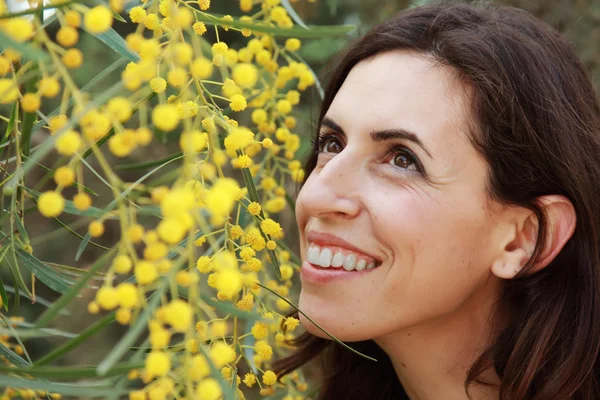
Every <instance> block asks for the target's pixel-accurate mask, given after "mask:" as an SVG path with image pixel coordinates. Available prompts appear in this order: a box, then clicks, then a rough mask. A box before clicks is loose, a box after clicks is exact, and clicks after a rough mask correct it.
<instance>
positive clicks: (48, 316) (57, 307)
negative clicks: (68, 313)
mask: <svg viewBox="0 0 600 400" xmlns="http://www.w3.org/2000/svg"><path fill="white" fill-rule="evenodd" d="M116 250H117V248H116V247H113V248H112V249H110V251H108V252H106V253H104V254H103V255H102V256H101V257H100V258H99V259H98V260H96V261H95V262H94V264H92V266H91V267H90V268H89V269H88V271H87V273H86V274H85V275H84V276H83V278H81V279H80V280H78V281H77V282H76V283H75V284H74V285H73V286H71V288H70V289H69V291H68V292H66V293H65V294H63V295H62V296H60V298H59V299H58V300H56V301H55V302H54V304H53V305H52V307H50V308H49V309H47V310H46V312H45V313H43V314H42V315H41V316H40V317H39V318H38V320H37V321H36V322H35V326H36V328H41V327H44V326H46V325H47V324H48V323H49V322H50V321H52V320H53V319H54V317H56V316H57V315H58V314H59V313H60V311H61V310H63V309H64V308H65V307H66V306H67V305H68V304H69V303H70V302H71V300H73V299H74V298H75V296H77V295H78V294H79V292H80V291H81V290H82V289H83V288H84V287H85V285H86V284H87V283H88V282H89V280H90V279H92V278H93V277H94V276H95V275H96V273H97V272H98V271H99V270H100V268H102V267H103V266H104V263H105V262H106V261H107V259H109V258H110V257H111V256H112V255H113V254H114V253H115V252H116Z"/></svg>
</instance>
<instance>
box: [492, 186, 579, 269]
mask: <svg viewBox="0 0 600 400" xmlns="http://www.w3.org/2000/svg"><path fill="white" fill-rule="evenodd" d="M537 201H538V203H539V204H540V205H541V206H542V207H543V209H544V210H545V211H546V215H547V217H548V227H547V229H546V245H545V246H544V249H542V250H541V251H540V253H539V255H538V257H537V259H536V262H535V264H534V271H533V272H537V271H539V270H541V269H542V268H544V267H546V266H547V265H548V264H550V262H551V261H552V260H554V258H555V257H556V256H557V255H558V253H560V251H561V250H562V248H563V247H564V245H565V244H566V243H567V241H568V240H569V239H570V238H571V236H573V232H574V231H575V225H576V223H577V215H576V213H575V208H574V207H573V204H572V203H571V201H570V200H569V199H567V198H566V197H565V196H561V195H546V196H540V197H538V198H537ZM538 230H539V221H538V218H537V215H536V214H535V213H534V212H532V211H531V210H527V212H524V213H521V214H520V216H519V217H518V218H517V220H516V222H515V223H514V224H512V225H511V229H510V232H509V233H508V234H507V235H506V238H505V240H504V241H503V242H501V243H500V244H501V249H500V253H499V255H498V257H497V258H496V259H495V260H494V261H493V263H492V267H491V269H492V273H493V274H494V275H496V276H497V277H499V278H502V279H511V278H513V277H514V276H515V275H516V274H517V273H518V272H519V271H520V270H521V269H522V268H523V266H525V264H526V263H527V261H529V259H530V258H531V256H532V254H533V250H534V249H535V244H536V242H537V235H538Z"/></svg>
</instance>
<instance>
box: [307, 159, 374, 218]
mask: <svg viewBox="0 0 600 400" xmlns="http://www.w3.org/2000/svg"><path fill="white" fill-rule="evenodd" d="M321 157H325V156H323V155H322V156H321ZM328 157H329V156H328ZM356 160H357V157H356V156H354V155H353V154H352V151H351V149H350V148H349V147H346V148H345V149H344V150H343V151H342V152H341V153H338V154H335V155H334V156H333V157H331V158H329V159H328V160H327V161H326V163H325V165H323V166H322V167H321V166H319V165H320V164H319V163H317V167H316V168H315V170H314V171H313V172H312V173H311V174H310V176H309V177H308V179H307V181H306V183H305V184H304V186H303V187H302V189H301V191H300V193H299V195H298V197H299V201H302V204H303V206H304V208H305V211H306V212H307V213H309V214H310V215H311V216H313V217H318V218H325V217H332V216H335V217H343V218H352V217H354V216H356V215H357V214H358V213H359V211H360V207H361V194H362V192H361V190H360V179H361V178H360V177H361V174H360V166H359V164H358V163H357V162H356Z"/></svg>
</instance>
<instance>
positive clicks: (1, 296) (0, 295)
mask: <svg viewBox="0 0 600 400" xmlns="http://www.w3.org/2000/svg"><path fill="white" fill-rule="evenodd" d="M7 251H8V248H7ZM5 253H6V251H5ZM0 300H1V301H2V306H3V307H4V310H6V311H8V296H7V295H6V289H4V282H2V279H1V278H0Z"/></svg>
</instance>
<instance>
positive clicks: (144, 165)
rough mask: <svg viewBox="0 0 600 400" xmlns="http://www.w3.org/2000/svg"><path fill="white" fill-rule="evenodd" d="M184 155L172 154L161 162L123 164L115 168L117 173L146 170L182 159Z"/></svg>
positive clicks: (180, 153)
mask: <svg viewBox="0 0 600 400" xmlns="http://www.w3.org/2000/svg"><path fill="white" fill-rule="evenodd" d="M182 155H183V153H182V152H179V153H175V154H171V155H170V156H167V157H165V158H161V159H160V160H152V161H144V162H141V163H137V164H122V165H117V166H115V170H117V171H132V170H138V169H146V168H150V167H154V166H156V165H160V164H162V163H164V162H167V161H171V160H172V159H174V158H177V157H181V156H182Z"/></svg>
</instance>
